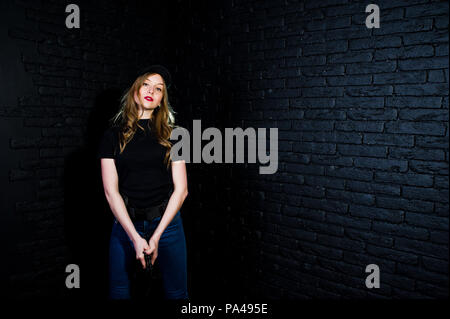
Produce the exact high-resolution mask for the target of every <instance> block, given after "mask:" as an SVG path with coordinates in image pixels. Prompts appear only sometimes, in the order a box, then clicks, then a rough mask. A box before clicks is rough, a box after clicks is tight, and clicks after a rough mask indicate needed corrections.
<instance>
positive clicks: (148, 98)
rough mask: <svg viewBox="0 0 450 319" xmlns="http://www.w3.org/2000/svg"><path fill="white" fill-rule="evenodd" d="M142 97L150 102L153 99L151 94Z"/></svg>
mask: <svg viewBox="0 0 450 319" xmlns="http://www.w3.org/2000/svg"><path fill="white" fill-rule="evenodd" d="M144 99H146V100H147V101H150V102H152V101H153V99H152V97H151V96H146V97H144Z"/></svg>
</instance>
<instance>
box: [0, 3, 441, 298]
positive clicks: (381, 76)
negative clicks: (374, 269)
mask: <svg viewBox="0 0 450 319" xmlns="http://www.w3.org/2000/svg"><path fill="white" fill-rule="evenodd" d="M39 3H40V2H37V1H23V0H22V1H11V2H10V3H9V4H2V6H6V7H7V10H1V12H2V14H1V17H2V19H0V21H1V23H2V26H5V28H2V29H6V30H7V31H8V32H7V33H3V34H2V40H4V41H2V42H4V43H7V46H5V48H7V50H4V51H2V53H1V54H2V59H0V60H1V62H0V63H1V70H2V73H3V74H2V85H3V87H4V88H7V90H8V91H7V93H8V94H7V95H2V97H1V98H0V121H1V122H2V124H4V125H2V129H3V130H4V132H3V131H2V134H1V136H2V141H3V144H2V145H7V146H6V149H5V154H6V155H7V156H5V158H4V159H3V160H2V164H3V165H2V167H3V169H2V177H4V178H2V185H1V187H2V190H4V191H2V193H3V194H2V206H3V207H5V208H6V209H5V210H4V211H6V212H7V213H6V214H3V215H2V216H1V222H2V223H1V225H2V226H1V227H2V232H1V234H2V238H1V239H2V242H8V246H7V249H8V252H9V254H8V256H9V258H8V263H7V264H6V265H5V264H3V265H2V267H4V268H2V273H3V274H4V273H6V274H8V276H7V277H6V278H2V282H4V283H5V284H7V285H9V290H5V291H4V293H5V294H8V295H10V296H11V295H13V296H17V297H28V296H35V295H46V296H65V295H70V294H69V293H68V292H67V289H66V288H65V286H64V278H65V273H64V268H65V266H66V265H67V264H68V263H71V262H73V263H77V264H79V265H80V267H81V271H82V276H84V277H82V278H84V279H82V285H84V289H80V290H81V291H82V292H80V293H79V294H80V295H89V296H99V295H100V294H104V293H105V286H106V276H105V273H106V271H107V269H106V268H105V267H106V263H105V260H106V256H107V249H106V248H107V240H108V231H109V227H110V225H109V224H108V223H107V222H105V221H108V220H110V219H109V218H111V216H110V215H111V213H110V212H109V211H108V209H107V207H106V206H105V202H104V201H102V200H101V199H102V196H103V194H102V189H101V181H100V180H99V176H98V174H99V171H98V170H99V167H98V165H97V164H98V163H96V162H95V157H94V152H95V149H96V145H97V144H96V143H97V142H98V137H99V135H100V133H101V131H102V129H103V128H104V125H105V119H106V118H107V117H108V116H109V115H111V114H112V113H113V112H114V111H115V107H116V105H117V97H118V96H119V94H120V93H121V91H122V90H123V89H124V88H125V87H126V85H128V84H129V83H128V82H129V81H130V80H131V79H132V78H133V70H134V69H135V67H136V66H137V65H139V64H141V63H142V61H148V60H150V61H153V60H158V61H161V62H162V63H166V64H167V65H168V66H169V67H170V68H171V70H173V73H174V78H175V88H174V91H173V93H174V94H173V95H172V96H173V102H174V105H175V108H176V110H177V111H178V112H179V120H180V124H181V125H183V126H185V127H187V128H188V129H191V128H192V120H193V119H201V120H202V128H203V129H204V128H206V127H209V126H214V127H218V128H220V129H222V132H223V129H224V128H225V127H242V128H245V127H255V128H256V127H267V128H269V127H277V128H278V130H279V166H278V171H277V173H276V174H273V175H260V174H259V173H258V166H259V165H258V164H210V165H206V164H194V163H191V164H189V165H188V176H189V177H188V183H189V191H190V194H189V197H188V200H187V201H186V202H185V204H184V206H183V209H184V222H185V231H186V237H187V242H188V261H189V274H190V276H189V284H190V291H191V296H195V297H202V298H214V297H224V296H236V297H240V298H251V297H271V298H290V299H297V298H300V299H303V298H328V297H331V298H355V297H357V298H368V297H374V298H430V297H431V298H437V297H447V296H448V225H449V223H448V156H449V153H448V134H449V133H448V83H449V81H448V78H449V70H448V3H447V2H445V1H428V0H425V1H395V0H391V1H378V2H377V4H378V5H379V6H380V9H381V28H380V29H373V30H369V29H367V28H366V27H365V24H364V21H365V17H366V15H367V14H366V13H365V6H366V5H367V4H369V3H370V2H363V1H361V2H359V1H304V2H302V1H300V2H292V1H283V2H281V1H243V0H242V1H231V0H230V1H218V2H213V1H172V2H170V3H167V4H164V5H163V4H162V3H159V5H158V9H157V10H158V14H153V15H152V18H153V19H157V21H154V20H152V22H154V23H152V22H149V13H151V12H155V10H156V9H155V7H154V6H152V5H149V6H148V7H147V6H146V3H147V2H144V1H132V2H126V4H125V3H124V2H114V3H112V2H110V1H100V2H99V1H95V2H94V1H90V2H87V1H82V2H78V3H77V4H79V5H80V7H81V17H82V22H81V24H82V27H81V29H80V30H78V31H77V30H68V29H66V28H65V27H64V19H65V14H64V7H65V5H66V4H68V3H66V2H63V1H62V2H58V1H51V2H47V1H46V2H45V4H39ZM149 39H150V41H149ZM3 75H5V78H3ZM80 168H81V169H80ZM97 247H102V248H101V249H99V248H97ZM372 263H375V264H377V265H378V266H379V267H380V271H381V288H380V289H377V290H376V289H372V290H369V289H367V288H366V287H365V284H364V283H365V278H366V276H367V274H366V273H365V272H364V270H365V267H366V265H368V264H372ZM75 295H77V293H73V294H72V295H71V296H75Z"/></svg>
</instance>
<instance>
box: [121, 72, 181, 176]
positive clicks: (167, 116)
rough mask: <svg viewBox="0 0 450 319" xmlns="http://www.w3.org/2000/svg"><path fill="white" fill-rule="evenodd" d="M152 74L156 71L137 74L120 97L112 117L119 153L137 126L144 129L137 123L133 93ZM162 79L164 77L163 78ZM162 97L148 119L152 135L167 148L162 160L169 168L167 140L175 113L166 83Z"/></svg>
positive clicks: (173, 125)
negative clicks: (117, 127)
mask: <svg viewBox="0 0 450 319" xmlns="http://www.w3.org/2000/svg"><path fill="white" fill-rule="evenodd" d="M153 74H157V73H145V74H143V75H141V76H139V77H138V78H137V79H136V80H135V81H134V83H133V85H131V87H130V88H129V89H127V90H126V91H125V93H124V94H123V95H122V97H121V102H120V105H121V107H120V110H119V112H118V113H117V114H116V115H114V117H113V118H112V123H113V124H115V125H117V126H119V148H120V154H122V152H123V151H124V149H125V147H126V145H127V144H128V142H129V141H130V140H131V139H132V138H133V136H134V134H135V133H136V130H137V128H138V127H139V128H140V129H142V130H144V128H143V127H142V126H141V125H139V122H138V120H139V117H138V112H139V107H138V104H137V103H136V101H135V100H134V95H135V94H136V95H138V94H139V89H140V88H141V86H142V85H143V83H144V81H145V80H146V79H147V78H148V77H149V76H150V75H153ZM163 81H164V79H163ZM163 87H164V88H163V98H162V100H161V104H160V106H159V107H157V108H156V109H154V110H153V112H152V117H151V120H149V121H148V123H149V125H150V129H151V131H152V133H153V135H154V136H155V137H156V139H157V140H158V143H159V144H161V145H162V146H164V147H166V148H167V151H166V154H165V156H164V162H165V163H166V165H167V169H169V165H170V163H171V162H172V158H171V157H170V150H171V149H172V143H171V142H170V141H169V139H170V135H171V133H172V130H173V129H174V128H175V127H176V126H175V114H176V112H175V111H174V110H173V109H172V106H171V105H170V102H169V95H168V92H167V87H166V83H165V81H164V85H163Z"/></svg>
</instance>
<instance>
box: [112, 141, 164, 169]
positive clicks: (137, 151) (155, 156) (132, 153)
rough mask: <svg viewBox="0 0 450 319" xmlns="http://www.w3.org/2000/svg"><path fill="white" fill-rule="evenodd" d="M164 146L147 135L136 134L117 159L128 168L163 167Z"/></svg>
mask: <svg viewBox="0 0 450 319" xmlns="http://www.w3.org/2000/svg"><path fill="white" fill-rule="evenodd" d="M165 153H166V148H165V147H164V146H162V145H161V144H159V143H158V141H157V140H156V139H154V138H151V137H149V136H142V135H137V136H134V137H133V139H132V140H131V141H130V142H129V143H128V144H127V146H126V147H125V149H124V151H123V152H122V154H120V155H119V156H118V161H119V162H120V164H121V165H122V166H125V167H127V168H128V169H130V170H135V169H136V170H140V169H149V168H161V167H164V156H165Z"/></svg>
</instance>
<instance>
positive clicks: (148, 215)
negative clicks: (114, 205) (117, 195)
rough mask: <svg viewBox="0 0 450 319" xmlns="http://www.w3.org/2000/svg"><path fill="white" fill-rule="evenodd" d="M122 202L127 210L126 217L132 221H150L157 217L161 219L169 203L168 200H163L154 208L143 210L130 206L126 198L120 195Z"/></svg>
mask: <svg viewBox="0 0 450 319" xmlns="http://www.w3.org/2000/svg"><path fill="white" fill-rule="evenodd" d="M121 195H122V198H123V201H124V203H125V206H126V207H127V210H128V215H130V218H131V219H132V220H148V221H152V220H153V219H155V218H157V217H161V216H162V215H163V214H164V211H165V209H166V207H167V203H168V202H169V198H167V199H165V200H164V201H163V202H162V203H161V204H159V205H156V206H150V207H145V208H137V207H132V206H130V204H129V202H128V196H126V195H125V194H122V193H121Z"/></svg>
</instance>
